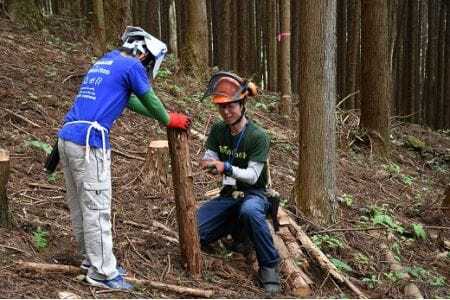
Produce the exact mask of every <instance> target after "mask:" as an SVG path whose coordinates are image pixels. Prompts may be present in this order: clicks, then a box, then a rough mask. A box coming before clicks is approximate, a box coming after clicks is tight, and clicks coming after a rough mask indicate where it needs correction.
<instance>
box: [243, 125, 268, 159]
mask: <svg viewBox="0 0 450 300" xmlns="http://www.w3.org/2000/svg"><path fill="white" fill-rule="evenodd" d="M251 141H252V143H251V144H252V147H251V148H250V151H249V153H248V159H249V160H251V161H256V162H265V161H267V156H268V154H269V147H270V140H269V137H268V136H267V134H266V133H265V132H264V131H262V130H258V131H255V132H254V134H253V136H252V137H251Z"/></svg>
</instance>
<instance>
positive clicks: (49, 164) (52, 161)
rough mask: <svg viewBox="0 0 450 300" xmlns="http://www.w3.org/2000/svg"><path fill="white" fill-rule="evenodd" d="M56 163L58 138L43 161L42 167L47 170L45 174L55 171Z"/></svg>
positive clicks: (57, 158) (57, 159) (57, 161)
mask: <svg viewBox="0 0 450 300" xmlns="http://www.w3.org/2000/svg"><path fill="white" fill-rule="evenodd" d="M58 163H59V151H58V140H56V143H55V145H54V146H53V150H52V152H50V154H49V155H48V156H47V160H46V161H45V165H44V169H45V170H46V171H47V174H51V173H53V172H55V170H56V167H57V166H58Z"/></svg>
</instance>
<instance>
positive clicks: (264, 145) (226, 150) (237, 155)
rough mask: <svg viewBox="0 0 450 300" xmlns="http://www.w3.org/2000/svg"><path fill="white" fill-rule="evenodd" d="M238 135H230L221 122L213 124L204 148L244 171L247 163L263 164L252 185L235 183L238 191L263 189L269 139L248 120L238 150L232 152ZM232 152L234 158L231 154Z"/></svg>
mask: <svg viewBox="0 0 450 300" xmlns="http://www.w3.org/2000/svg"><path fill="white" fill-rule="evenodd" d="M239 136H240V134H237V135H235V136H233V135H231V131H230V127H228V125H226V124H225V123H224V122H223V121H219V122H217V123H215V124H214V125H213V126H212V128H211V132H210V134H209V136H208V140H207V141H206V148H207V149H209V150H212V151H214V152H216V153H218V154H219V159H220V160H221V161H230V162H231V163H232V165H233V166H236V167H238V168H242V169H246V168H247V167H248V162H249V161H255V162H261V163H264V168H263V170H262V172H261V175H260V176H259V178H258V181H257V182H256V183H255V184H254V185H250V184H247V183H245V182H241V181H239V180H238V181H237V188H238V190H246V189H248V188H265V187H266V184H267V156H268V154H269V144H270V141H269V137H268V136H267V134H266V132H265V131H264V129H262V128H261V127H259V126H257V125H256V124H255V123H253V122H252V121H250V120H248V122H247V125H246V128H245V131H244V133H243V135H242V138H241V141H240V143H239V146H238V148H237V149H236V150H235V151H233V150H234V147H235V145H236V144H237V142H238V139H239ZM233 152H234V155H233V156H234V158H232V153H233Z"/></svg>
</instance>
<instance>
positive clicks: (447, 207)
mask: <svg viewBox="0 0 450 300" xmlns="http://www.w3.org/2000/svg"><path fill="white" fill-rule="evenodd" d="M442 210H443V211H444V214H446V215H447V216H449V217H450V185H448V187H447V191H445V196H444V200H443V201H442Z"/></svg>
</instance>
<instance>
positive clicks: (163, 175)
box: [142, 140, 170, 193]
mask: <svg viewBox="0 0 450 300" xmlns="http://www.w3.org/2000/svg"><path fill="white" fill-rule="evenodd" d="M143 168H144V169H143V171H142V176H143V184H144V190H145V191H149V192H157V193H162V192H164V191H165V190H166V188H167V184H168V183H169V182H170V178H169V175H168V170H169V143H168V142H167V141H166V140H157V141H152V142H150V144H149V146H148V150H147V157H146V159H145V163H144V167H143Z"/></svg>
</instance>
